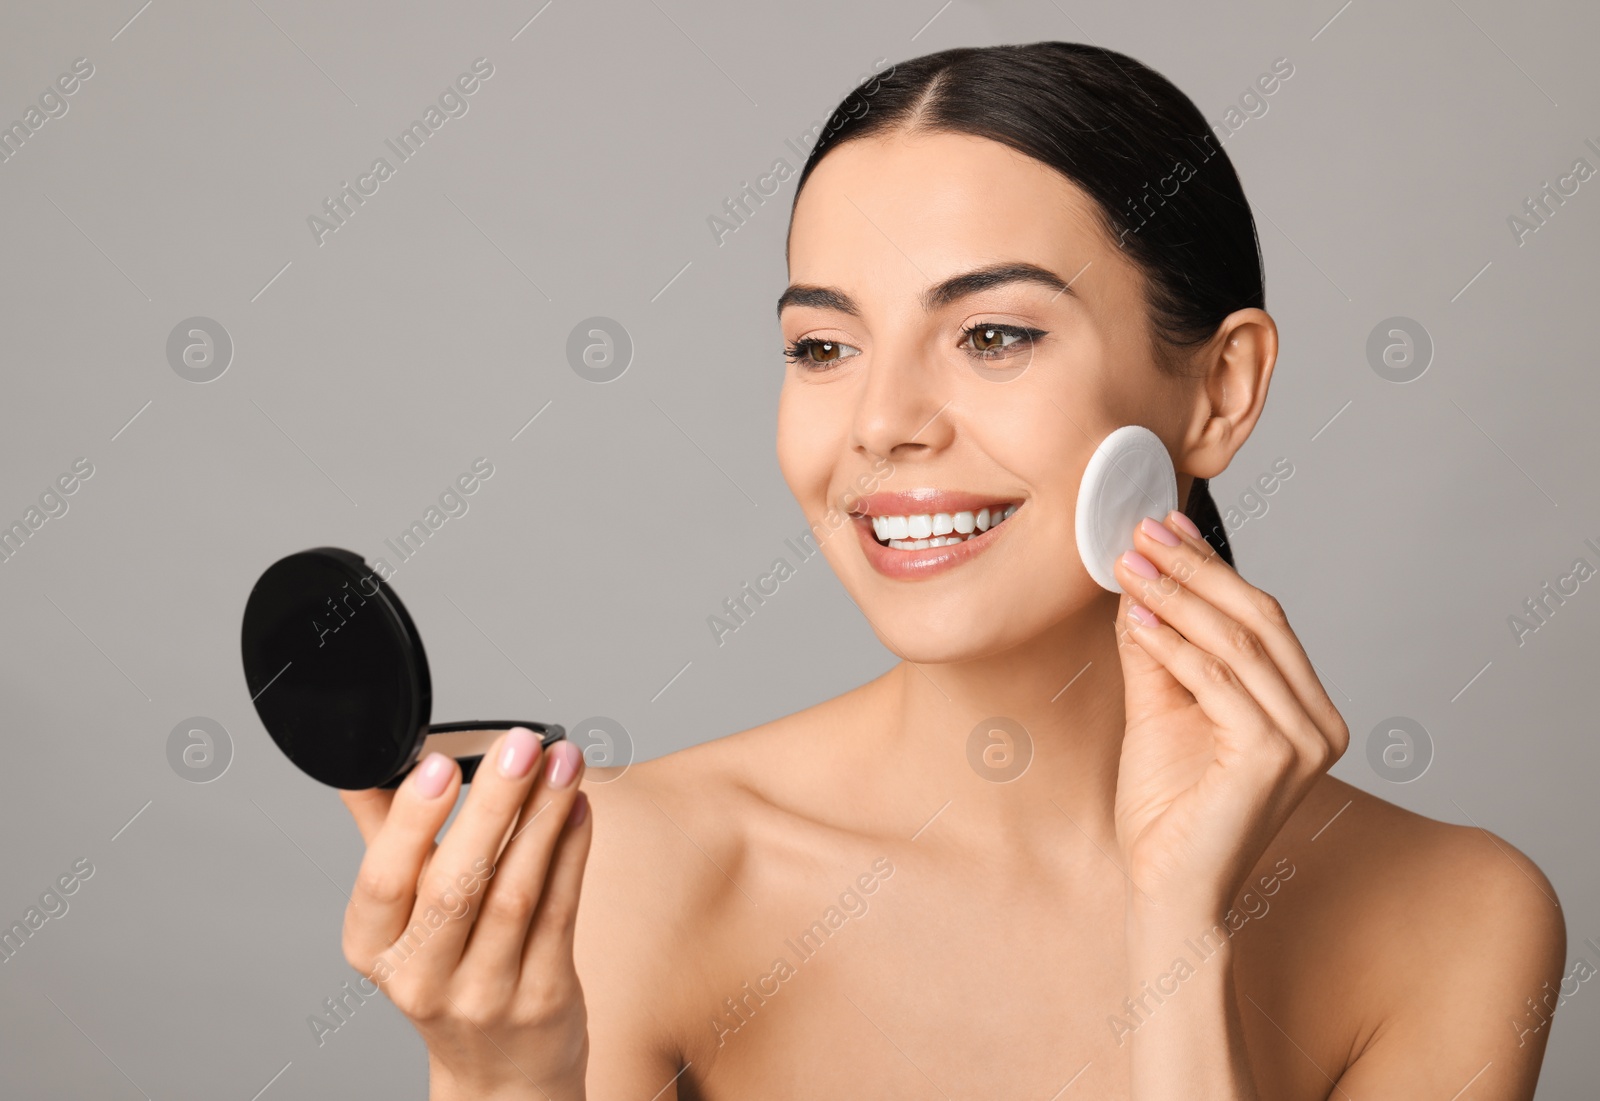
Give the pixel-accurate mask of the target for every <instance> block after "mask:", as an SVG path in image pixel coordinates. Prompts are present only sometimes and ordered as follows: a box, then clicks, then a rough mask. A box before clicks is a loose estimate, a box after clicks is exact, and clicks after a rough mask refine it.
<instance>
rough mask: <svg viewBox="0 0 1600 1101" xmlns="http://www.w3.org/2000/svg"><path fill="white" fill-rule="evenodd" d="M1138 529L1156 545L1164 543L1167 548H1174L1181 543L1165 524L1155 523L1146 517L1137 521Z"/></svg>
mask: <svg viewBox="0 0 1600 1101" xmlns="http://www.w3.org/2000/svg"><path fill="white" fill-rule="evenodd" d="M1139 527H1140V528H1142V529H1143V530H1144V533H1145V534H1146V535H1148V536H1149V537H1150V538H1152V539H1154V540H1155V541H1156V542H1157V543H1165V544H1166V545H1167V546H1169V547H1175V546H1177V545H1178V544H1179V543H1181V542H1183V540H1182V539H1179V538H1178V537H1177V536H1176V535H1174V534H1173V533H1172V529H1171V528H1169V527H1167V526H1166V525H1165V524H1161V523H1157V522H1156V521H1155V520H1153V519H1151V518H1150V517H1148V516H1146V517H1145V518H1144V519H1143V520H1140V521H1139Z"/></svg>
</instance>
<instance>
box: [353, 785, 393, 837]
mask: <svg viewBox="0 0 1600 1101" xmlns="http://www.w3.org/2000/svg"><path fill="white" fill-rule="evenodd" d="M339 798H340V800H341V801H343V803H344V805H345V809H346V810H348V811H349V812H350V817H352V818H354V819H355V820H356V829H358V830H360V831H361V840H362V841H364V842H365V843H366V844H368V845H370V844H372V839H373V838H374V837H376V836H377V835H378V831H379V830H381V829H382V828H383V820H384V819H385V818H387V817H388V816H389V804H390V803H392V802H394V791H393V790H392V789H391V790H385V789H384V788H367V789H366V790H365V791H345V790H341V791H340V792H339Z"/></svg>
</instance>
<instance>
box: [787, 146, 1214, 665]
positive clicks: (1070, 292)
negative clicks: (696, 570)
mask: <svg viewBox="0 0 1600 1101" xmlns="http://www.w3.org/2000/svg"><path fill="white" fill-rule="evenodd" d="M1156 216H1157V217H1159V214H1157V215H1156ZM1021 265H1029V266H1031V268H1032V269H1038V273H1037V278H1000V279H998V280H996V279H987V280H986V279H983V278H977V279H971V280H968V281H966V282H964V283H959V284H954V285H951V286H945V284H946V283H947V281H949V280H952V279H954V278H956V277H960V276H965V275H968V274H969V273H972V272H976V271H981V270H983V269H990V268H997V267H1012V268H1014V269H1015V268H1018V267H1019V266H1021ZM1044 273H1053V276H1054V281H1052V280H1051V276H1049V275H1045V274H1044ZM789 278H790V289H789V291H788V292H787V293H786V294H785V296H784V300H783V303H782V309H781V315H780V318H781V324H782V329H783V338H784V341H785V344H786V346H788V347H790V348H794V347H795V346H796V342H801V343H800V348H801V354H800V355H799V356H798V358H797V359H795V360H794V361H792V362H790V363H789V364H788V366H787V368H786V372H787V373H786V376H785V380H784V385H783V391H782V396H781V399H780V402H779V413H778V461H779V465H780V466H781V468H782V470H783V476H784V479H785V481H786V482H787V483H788V485H789V488H790V490H791V491H792V492H793V493H794V495H795V498H796V499H797V500H798V501H799V502H800V505H801V507H802V508H803V509H804V511H805V513H806V516H807V519H808V520H810V521H811V523H812V526H813V533H814V537H815V538H816V539H817V541H818V542H819V544H820V545H821V547H822V550H823V553H824V554H825V555H826V556H827V559H828V561H829V562H830V563H831V564H832V566H833V569H834V572H835V573H836V574H837V575H838V577H839V578H840V580H841V581H842V582H843V583H844V586H845V588H846V589H847V590H848V591H849V594H850V596H851V597H852V598H853V599H854V600H855V602H856V603H857V604H858V605H859V606H860V607H861V609H862V611H863V612H864V613H865V615H866V617H867V619H868V620H869V622H870V623H871V624H872V626H873V628H874V630H875V631H876V632H877V633H878V636H879V638H880V639H881V640H882V641H883V642H884V644H885V645H886V646H888V647H889V648H890V649H891V650H893V651H894V652H895V653H897V654H899V655H900V656H902V657H904V658H906V659H908V660H911V661H916V662H949V661H959V660H963V659H965V658H973V657H977V656H981V655H984V654H991V653H996V652H999V651H1003V650H1006V649H1009V648H1010V647H1012V646H1015V645H1017V644H1019V643H1022V642H1024V641H1026V640H1027V639H1029V638H1031V637H1033V636H1035V635H1037V634H1038V633H1040V632H1041V631H1043V630H1045V629H1047V628H1049V627H1050V626H1051V625H1053V624H1055V623H1058V622H1059V621H1061V620H1062V619H1063V618H1064V617H1065V616H1067V615H1070V614H1071V613H1072V612H1074V611H1076V610H1082V609H1084V608H1085V607H1086V606H1088V605H1089V604H1091V603H1092V602H1095V601H1097V600H1101V599H1106V600H1108V601H1114V597H1112V596H1111V594H1109V593H1107V592H1106V591H1105V590H1104V589H1101V588H1100V587H1099V586H1098V585H1097V584H1096V583H1095V582H1094V581H1093V579H1091V578H1090V577H1089V575H1088V573H1087V572H1086V571H1085V570H1084V568H1083V565H1082V563H1081V561H1080V559H1079V557H1078V551H1077V544H1076V539H1075V536H1074V523H1075V511H1074V510H1075V507H1076V504H1077V492H1078V483H1079V481H1080V479H1081V478H1082V476H1083V471H1084V468H1085V466H1086V465H1087V464H1088V461H1089V457H1090V455H1091V454H1092V453H1093V451H1094V448H1095V446H1096V444H1098V443H1099V441H1100V440H1101V439H1102V438H1104V437H1105V435H1106V434H1107V433H1109V432H1110V431H1112V430H1113V429H1115V428H1118V427H1120V426H1122V425H1125V424H1142V425H1144V426H1146V427H1148V428H1150V429H1151V430H1152V431H1154V432H1155V433H1156V434H1157V435H1158V436H1160V437H1161V438H1162V439H1163V440H1164V441H1166V442H1167V444H1168V447H1169V449H1171V450H1172V451H1173V453H1174V455H1178V454H1179V452H1178V450H1177V446H1176V445H1177V444H1179V443H1180V442H1181V441H1182V439H1183V438H1184V436H1185V433H1186V432H1187V431H1188V429H1189V426H1190V425H1191V423H1192V422H1193V421H1194V417H1195V409H1196V401H1197V400H1203V397H1202V395H1201V390H1200V389H1199V387H1200V386H1201V385H1202V384H1200V383H1197V382H1195V381H1193V380H1188V379H1177V378H1173V377H1171V376H1169V375H1167V374H1164V373H1162V372H1161V371H1160V370H1158V369H1157V366H1156V363H1155V361H1154V359H1153V357H1152V352H1151V347H1150V342H1149V338H1148V335H1147V334H1148V332H1149V330H1148V320H1147V311H1146V306H1145V302H1144V298H1143V295H1142V277H1141V276H1140V274H1139V272H1138V271H1137V269H1136V268H1134V267H1133V265H1132V263H1131V261H1129V260H1128V259H1127V258H1126V257H1125V256H1124V255H1123V254H1122V252H1121V250H1120V249H1119V248H1118V247H1117V244H1116V242H1115V241H1114V240H1112V239H1110V238H1109V237H1108V236H1107V234H1106V233H1105V232H1104V231H1103V230H1102V229H1101V228H1100V226H1099V225H1098V223H1097V222H1096V220H1095V216H1094V213H1093V207H1092V201H1091V200H1090V199H1089V198H1088V197H1087V196H1086V195H1084V193H1083V192H1082V191H1080V190H1079V189H1078V188H1077V187H1076V186H1074V185H1073V184H1071V183H1070V182H1068V181H1067V180H1066V179H1065V178H1064V177H1062V176H1061V175H1060V174H1059V173H1057V172H1055V171H1054V170H1053V169H1051V168H1049V167H1048V166H1046V165H1044V164H1042V163H1040V162H1038V161H1035V160H1033V159H1031V158H1029V157H1026V156H1024V155H1023V154H1020V153H1018V152H1016V151H1014V150H1012V149H1011V148H1010V147H1008V146H1005V145H1002V144H1000V143H998V142H995V141H992V140H990V139H987V138H978V137H972V136H968V135H962V134H950V133H937V134H923V135H917V136H914V137H913V136H907V135H905V134H894V135H891V136H889V137H886V138H883V139H877V138H872V139H858V140H855V141H850V142H847V143H845V144H843V145H841V146H839V147H838V148H836V149H834V150H832V151H831V152H829V153H828V154H827V156H826V157H824V158H823V160H822V161H821V162H820V163H819V164H818V165H817V167H816V168H815V169H814V170H813V172H812V175H811V176H810V178H809V179H808V180H807V181H806V185H805V189H804V190H803V191H802V193H801V196H800V199H799V202H798V204H797V206H796V208H795V212H794V219H793V222H792V225H791V228H790V238H789ZM986 284H987V285H986ZM1063 288H1065V289H1063ZM797 292H798V293H797ZM974 326H976V327H977V329H976V331H975V332H972V333H968V332H966V331H965V330H969V329H972V328H973V327H974ZM1030 331H1032V332H1036V333H1037V334H1038V335H1036V336H1031V337H1030V335H1029V334H1030ZM1189 481H1190V478H1189V477H1186V476H1180V479H1179V491H1180V493H1182V492H1185V491H1186V490H1187V487H1188V483H1189ZM1011 504H1014V505H1016V506H1017V508H1016V511H1015V512H1014V513H1012V514H1011V515H1010V516H1009V518H1006V519H1004V520H1003V522H1001V523H999V525H998V526H995V524H994V516H995V514H996V513H999V514H1000V515H1004V511H1003V510H1004V506H1007V505H1011ZM985 506H988V507H989V515H988V516H987V517H986V516H985V515H984V514H983V509H984V507H985ZM830 510H833V516H832V517H831V518H830V517H829V516H828V514H829V512H830ZM849 513H853V514H852V515H848V516H847V515H846V514H849ZM940 514H944V515H943V516H941V515H940ZM963 514H966V515H963ZM922 515H926V516H929V517H931V518H933V519H934V520H935V523H936V526H935V527H934V529H933V532H932V533H930V532H929V531H927V530H926V529H925V527H924V526H923V525H922V522H921V521H920V520H919V519H917V517H919V516H922ZM873 517H877V518H878V520H877V524H878V525H879V526H881V527H883V528H884V529H885V531H886V532H887V534H888V536H889V537H890V538H891V539H893V537H894V536H896V535H899V536H901V538H899V539H893V542H892V543H890V544H889V545H880V544H882V542H883V541H882V540H880V539H879V538H878V537H877V532H876V530H875V527H874V522H873V519H872V518H873ZM893 517H905V518H906V519H905V520H903V521H902V520H897V519H892V518H893ZM945 517H948V523H949V524H951V525H953V526H954V529H955V530H953V531H950V534H948V535H944V536H942V538H943V539H946V540H948V539H962V542H961V543H959V544H951V545H945V546H939V547H935V546H928V547H926V548H925V549H920V550H918V549H900V547H908V546H910V545H911V544H912V543H914V542H915V541H917V540H918V539H919V537H921V538H922V539H926V540H929V541H930V542H937V541H939V540H940V539H941V536H939V535H938V534H936V533H938V532H939V531H941V530H946V531H949V528H947V527H946V526H945ZM841 519H843V520H844V522H843V523H839V520H841ZM985 519H987V520H988V521H989V524H990V528H989V530H980V529H982V528H983V526H984V521H985ZM830 520H831V521H832V523H830ZM833 524H837V526H836V527H834V526H833ZM901 524H904V530H901V528H900V525H901ZM963 529H965V530H963ZM968 532H970V535H967V533H968ZM963 536H965V538H963ZM895 544H899V545H900V547H897V546H896V545H895Z"/></svg>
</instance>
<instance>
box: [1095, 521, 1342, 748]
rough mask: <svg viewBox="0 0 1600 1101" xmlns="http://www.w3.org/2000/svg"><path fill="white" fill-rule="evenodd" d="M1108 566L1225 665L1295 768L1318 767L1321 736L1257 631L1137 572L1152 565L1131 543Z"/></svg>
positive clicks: (1188, 592)
mask: <svg viewBox="0 0 1600 1101" xmlns="http://www.w3.org/2000/svg"><path fill="white" fill-rule="evenodd" d="M1140 526H1141V528H1142V526H1143V525H1142V524H1141V525H1140ZM1163 530H1165V529H1163ZM1139 535H1140V536H1142V537H1143V538H1145V539H1147V540H1149V541H1150V542H1152V543H1156V545H1158V546H1160V545H1161V544H1160V543H1159V542H1157V541H1156V540H1155V539H1153V538H1151V537H1150V535H1149V534H1148V533H1147V532H1144V531H1141V532H1140V533H1139ZM1135 541H1136V542H1137V541H1138V537H1136V540H1135ZM1130 558H1131V559H1132V560H1133V561H1134V562H1137V563H1138V566H1137V568H1136V567H1135V566H1134V565H1131V564H1130V562H1129V559H1130ZM1114 568H1115V570H1116V574H1117V579H1118V580H1119V581H1120V582H1121V583H1122V585H1123V587H1124V588H1125V589H1127V590H1129V591H1130V592H1131V593H1134V594H1135V595H1137V597H1138V599H1139V602H1140V603H1141V604H1142V605H1143V606H1145V607H1146V608H1149V609H1150V610H1152V611H1154V612H1155V613H1156V615H1157V616H1158V617H1160V618H1161V619H1163V620H1165V621H1166V623H1167V624H1168V625H1169V626H1171V627H1172V628H1173V629H1174V630H1176V631H1177V632H1178V633H1179V634H1181V635H1182V636H1183V637H1184V638H1185V639H1186V640H1188V641H1189V642H1190V643H1191V644H1192V645H1193V646H1195V647H1197V648H1198V649H1199V650H1200V651H1202V652H1204V653H1205V654H1208V655H1211V656H1214V657H1217V658H1220V659H1221V660H1222V661H1223V662H1225V663H1226V664H1227V666H1228V668H1229V669H1230V670H1231V671H1232V673H1233V675H1234V676H1236V677H1237V678H1238V679H1239V681H1240V683H1242V684H1243V685H1244V688H1245V691H1247V692H1248V693H1249V694H1250V695H1251V697H1252V698H1253V699H1254V700H1255V702H1256V704H1257V705H1258V706H1259V708H1260V709H1261V710H1262V711H1263V712H1264V713H1265V714H1266V715H1267V716H1268V718H1270V719H1271V721H1272V723H1273V724H1274V725H1275V726H1276V727H1277V730H1278V731H1279V732H1280V733H1281V734H1282V735H1283V736H1285V737H1286V738H1288V740H1289V743H1290V744H1291V745H1292V746H1293V747H1294V749H1295V751H1296V754H1297V755H1298V756H1299V757H1300V758H1301V760H1302V762H1303V763H1302V765H1301V766H1300V769H1299V771H1304V772H1316V771H1320V770H1321V769H1322V767H1323V766H1324V764H1325V763H1326V762H1327V759H1328V754H1329V749H1328V744H1327V741H1326V740H1325V739H1324V737H1323V735H1322V732H1321V731H1320V730H1319V729H1318V728H1317V725H1316V723H1315V722H1313V721H1312V719H1311V716H1310V715H1308V714H1307V713H1306V709H1305V706H1304V705H1303V704H1302V703H1301V702H1300V698H1299V697H1298V696H1297V695H1296V694H1295V692H1294V690H1293V689H1292V688H1291V687H1290V686H1289V683H1288V681H1287V680H1285V679H1284V675H1283V673H1282V672H1281V671H1280V670H1279V668H1278V666H1277V664H1276V663H1275V662H1274V660H1273V656H1272V654H1271V653H1270V652H1269V651H1268V650H1267V647H1266V643H1265V640H1264V639H1262V637H1261V636H1259V635H1257V634H1256V633H1255V631H1253V630H1252V629H1251V628H1250V627H1248V626H1246V625H1245V624H1243V623H1240V622H1238V621H1237V620H1235V619H1233V618H1232V617H1231V616H1228V615H1226V614H1225V613H1224V612H1223V611H1222V610H1221V609H1219V608H1218V607H1217V606H1216V605H1214V604H1212V603H1211V602H1210V601H1208V600H1206V599H1205V598H1204V597H1203V596H1200V595H1199V594H1197V593H1195V592H1194V591H1193V590H1192V589H1190V588H1188V587H1187V586H1185V585H1183V584H1181V583H1180V581H1179V580H1178V578H1176V577H1174V576H1172V575H1171V574H1167V573H1158V575H1157V576H1156V577H1155V578H1150V577H1147V576H1145V574H1144V573H1143V572H1140V571H1154V569H1155V567H1154V564H1153V563H1151V562H1150V561H1149V559H1148V558H1145V557H1144V556H1143V555H1142V554H1141V553H1140V552H1139V551H1138V549H1137V547H1136V548H1135V549H1134V550H1133V551H1131V552H1129V553H1128V554H1125V555H1122V556H1120V557H1118V559H1117V560H1116V563H1115V566H1114ZM1177 568H1178V569H1180V570H1182V569H1184V563H1182V562H1179V563H1178V564H1177Z"/></svg>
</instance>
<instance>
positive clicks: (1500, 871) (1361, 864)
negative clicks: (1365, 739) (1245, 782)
mask: <svg viewBox="0 0 1600 1101" xmlns="http://www.w3.org/2000/svg"><path fill="white" fill-rule="evenodd" d="M1278 845H1279V846H1280V847H1281V848H1283V850H1284V851H1285V852H1290V851H1292V852H1293V853H1294V854H1295V863H1296V864H1297V865H1299V866H1300V867H1301V868H1303V869H1304V873H1305V878H1304V880H1303V881H1302V882H1301V884H1300V885H1299V886H1300V891H1299V893H1298V895H1297V897H1296V905H1295V907H1294V910H1295V916H1294V918H1293V919H1292V922H1293V925H1294V927H1295V931H1296V933H1297V934H1298V935H1300V936H1304V937H1305V940H1304V941H1303V943H1305V944H1310V945H1315V946H1316V947H1315V948H1312V949H1310V950H1309V951H1308V952H1307V953H1306V956H1305V958H1304V959H1303V961H1302V963H1303V965H1306V966H1308V971H1307V977H1308V978H1310V977H1311V976H1312V971H1313V969H1314V972H1315V973H1316V974H1318V975H1320V977H1321V980H1322V981H1321V985H1322V987H1323V988H1324V989H1328V990H1330V991H1331V990H1332V989H1337V991H1338V993H1339V994H1341V995H1343V996H1342V997H1341V998H1339V999H1338V1001H1337V1002H1336V1003H1335V1004H1342V1005H1343V1006H1345V1007H1346V1018H1345V1020H1344V1022H1343V1024H1344V1026H1345V1027H1346V1029H1347V1030H1348V1031H1347V1035H1349V1036H1350V1037H1351V1043H1350V1050H1349V1058H1348V1060H1347V1065H1348V1067H1349V1070H1348V1071H1347V1073H1346V1076H1345V1078H1344V1079H1341V1081H1340V1085H1341V1087H1342V1088H1345V1089H1347V1090H1351V1091H1352V1092H1353V1091H1354V1089H1355V1088H1356V1087H1359V1088H1360V1090H1361V1092H1362V1093H1363V1095H1366V1096H1375V1097H1379V1098H1386V1097H1391V1096H1394V1097H1400V1096H1421V1095H1423V1094H1425V1093H1427V1092H1430V1091H1437V1090H1440V1089H1444V1090H1445V1092H1444V1094H1443V1096H1446V1097H1448V1096H1450V1095H1451V1094H1452V1093H1454V1092H1456V1091H1457V1090H1459V1089H1461V1088H1462V1086H1463V1085H1464V1084H1465V1083H1466V1081H1467V1079H1468V1078H1469V1077H1470V1076H1471V1075H1472V1074H1474V1073H1476V1072H1478V1071H1479V1070H1480V1069H1481V1070H1483V1071H1484V1079H1483V1080H1481V1081H1480V1082H1479V1085H1478V1089H1481V1090H1483V1095H1484V1096H1488V1097H1503V1098H1518V1097H1527V1096H1531V1095H1532V1089H1533V1082H1534V1080H1535V1079H1536V1078H1537V1074H1538V1065H1539V1059H1540V1057H1541V1056H1542V1053H1543V1048H1544V1043H1545V1040H1546V1038H1547V1037H1548V1029H1547V1028H1545V1027H1544V1025H1543V1023H1542V1021H1543V1018H1541V1017H1539V1016H1536V1015H1533V1014H1530V1012H1529V1005H1530V1004H1531V1003H1530V1001H1529V1000H1530V999H1534V1000H1535V1001H1537V1000H1538V999H1539V998H1541V997H1542V996H1543V995H1544V994H1545V993H1546V992H1547V991H1550V990H1555V989H1557V988H1559V986H1560V982H1561V976H1562V972H1563V969H1564V960H1565V955H1566V923H1565V919H1564V917H1563V914H1562V909H1561V906H1560V903H1559V901H1558V899H1557V897H1556V891H1555V889H1554V887H1552V886H1551V884H1550V881H1549V879H1548V878H1547V877H1546V876H1545V875H1544V873H1543V872H1542V871H1541V870H1540V869H1539V867H1538V865H1537V864H1535V863H1534V862H1533V860H1531V859H1530V858H1529V857H1528V856H1527V855H1526V854H1525V853H1523V852H1522V851H1521V850H1519V849H1518V848H1517V847H1516V846H1515V845H1513V844H1511V843H1510V842H1509V841H1507V840H1506V839H1505V838H1503V837H1500V836H1498V835H1496V834H1494V833H1492V832H1490V831H1489V830H1486V829H1482V828H1479V827H1477V826H1473V825H1459V824H1454V823H1449V822H1442V821H1438V820H1436V819H1432V818H1428V817H1426V816H1424V815H1420V814H1416V813H1414V812H1412V811H1408V810H1406V809H1404V808H1402V807H1399V806H1397V805H1395V804H1393V803H1390V802H1388V801H1387V800H1384V799H1381V798H1379V797H1377V796H1375V795H1372V794H1370V793H1368V792H1365V791H1362V790H1360V789H1359V788H1355V787H1352V786H1351V785H1349V784H1346V783H1344V782H1342V781H1340V780H1337V779H1334V778H1333V777H1324V778H1323V780H1322V781H1321V782H1320V783H1319V785H1318V787H1317V789H1316V790H1315V791H1314V792H1313V794H1312V795H1311V796H1310V797H1308V798H1307V800H1306V802H1305V804H1304V805H1302V807H1301V808H1300V809H1299V810H1298V811H1297V812H1296V814H1295V816H1294V818H1293V819H1291V822H1290V823H1289V825H1288V826H1286V827H1285V829H1284V831H1283V832H1282V834H1280V837H1279V839H1278ZM1268 855H1269V856H1271V855H1273V854H1272V853H1270V852H1269V854H1268ZM1419 1051H1427V1052H1431V1053H1432V1058H1428V1059H1420V1060H1419V1059H1418V1058H1416V1055H1417V1053H1418V1052H1419ZM1468 1064H1470V1066H1469V1065H1468ZM1486 1064H1488V1066H1486ZM1451 1083H1453V1085H1452V1084H1451ZM1446 1086H1448V1087H1449V1088H1448V1089H1445V1087H1446ZM1407 1091H1411V1092H1407Z"/></svg>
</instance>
